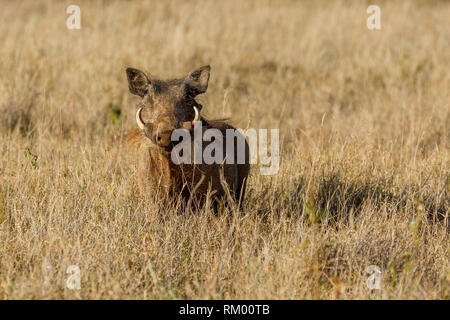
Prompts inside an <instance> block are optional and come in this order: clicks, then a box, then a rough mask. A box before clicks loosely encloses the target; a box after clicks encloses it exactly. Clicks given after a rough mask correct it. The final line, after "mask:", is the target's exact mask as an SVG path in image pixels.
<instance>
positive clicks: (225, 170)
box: [126, 66, 250, 210]
mask: <svg viewBox="0 0 450 320" xmlns="http://www.w3.org/2000/svg"><path fill="white" fill-rule="evenodd" d="M210 69H211V68H210V66H203V67H201V68H199V69H197V70H195V71H193V72H191V73H190V74H189V75H188V76H187V77H185V78H180V79H172V80H160V79H156V78H153V77H151V76H148V75H146V74H145V73H144V72H142V71H140V70H137V69H133V68H128V69H127V70H126V73H127V78H128V85H129V89H130V92H131V93H132V94H135V95H138V96H140V97H141V98H142V100H141V102H140V103H139V104H138V110H137V112H136V123H137V126H138V128H137V129H134V130H132V131H130V132H129V133H128V135H127V137H126V142H127V143H128V144H131V145H134V146H136V147H137V148H136V150H137V151H138V154H139V171H140V174H141V177H142V181H140V185H141V189H143V190H144V192H146V193H149V194H154V195H157V197H158V199H162V198H164V199H166V200H167V199H169V200H174V199H175V198H176V197H177V196H181V197H182V198H181V199H182V204H183V207H184V209H187V210H189V209H190V208H191V206H192V204H195V206H197V207H201V206H202V205H204V204H205V200H206V199H207V198H209V199H211V203H212V204H213V206H214V208H215V210H217V205H218V203H219V202H221V201H223V200H225V199H226V198H228V200H230V199H231V200H232V201H233V202H234V203H238V204H242V201H243V199H244V193H245V187H246V182H247V176H248V173H249V170H250V165H249V147H248V144H247V141H246V140H245V138H244V137H243V136H242V135H241V134H240V133H239V131H235V137H232V139H234V142H232V145H234V151H233V154H229V153H228V152H227V148H226V140H227V137H226V130H227V129H233V130H235V129H234V128H233V127H232V126H231V125H229V124H227V123H226V122H224V121H221V120H207V119H205V118H204V117H203V116H202V115H201V114H200V111H201V110H202V105H201V104H199V103H198V102H197V101H196V100H195V97H196V96H197V95H199V94H202V93H204V92H206V89H207V88H208V81H209V74H210ZM198 122H201V128H202V131H200V133H201V134H202V133H203V132H205V131H206V130H207V129H211V128H214V129H218V130H219V131H220V133H222V134H221V136H222V137H223V138H221V140H222V141H221V142H220V145H221V146H223V148H222V150H223V151H222V153H223V161H219V162H217V161H216V162H214V163H212V164H206V163H204V162H202V163H200V164H194V152H191V153H190V154H191V157H192V161H190V163H181V164H176V163H175V162H174V161H172V157H171V152H172V151H174V150H173V148H174V147H176V146H177V143H178V142H179V143H181V142H180V141H177V142H173V141H172V133H173V132H174V130H176V129H184V130H187V131H188V132H190V133H192V134H191V135H190V137H191V138H190V141H189V140H188V146H190V147H191V148H192V150H193V149H194V140H195V139H197V138H195V134H194V131H195V130H197V129H195V128H194V124H196V123H197V126H195V127H197V128H198V127H200V126H199V124H198ZM228 139H230V138H228ZM202 140H203V139H202ZM213 141H214V140H213ZM239 142H241V143H244V144H245V146H244V150H245V156H244V157H243V158H242V156H243V155H242V154H240V159H241V160H240V161H237V160H238V155H239V154H238V153H239V148H238V145H237V144H238V143H239ZM207 145H208V143H206V142H204V141H203V142H201V143H200V146H202V147H203V148H205V147H206V146H207ZM241 151H242V148H241ZM227 157H228V159H229V158H230V157H232V158H233V159H234V161H230V162H233V163H229V161H225V160H226V159H227ZM242 159H244V161H242ZM208 194H209V195H210V197H207V195H208ZM227 202H228V201H227Z"/></svg>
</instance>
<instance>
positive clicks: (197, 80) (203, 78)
mask: <svg viewBox="0 0 450 320" xmlns="http://www.w3.org/2000/svg"><path fill="white" fill-rule="evenodd" d="M210 71H211V67H210V66H203V67H200V68H198V69H197V70H195V71H192V72H191V73H189V75H188V76H187V77H186V80H185V83H186V85H187V86H188V87H189V89H190V91H191V92H192V93H193V94H194V96H196V95H198V94H200V93H204V92H206V89H208V81H209V72H210Z"/></svg>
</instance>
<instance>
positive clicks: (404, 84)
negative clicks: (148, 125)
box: [0, 1, 450, 299]
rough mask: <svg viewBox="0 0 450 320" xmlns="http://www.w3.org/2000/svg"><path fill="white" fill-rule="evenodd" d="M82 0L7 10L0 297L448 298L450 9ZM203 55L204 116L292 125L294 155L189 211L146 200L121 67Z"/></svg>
mask: <svg viewBox="0 0 450 320" xmlns="http://www.w3.org/2000/svg"><path fill="white" fill-rule="evenodd" d="M69 4H72V2H67V1H23V2H15V1H14V2H10V1H2V2H1V4H0V6H1V10H0V21H2V24H1V27H0V44H1V45H0V57H1V59H0V124H1V127H0V154H1V157H0V252H1V254H0V298H2V299H17V298H26V299H37V298H44V299H53V298H63V299H78V298H88V299H111V298H120V299H129V298H133V299H154V298H156V299H166V298H169V299H170V298H188V299H197V298H206V299H210V298H212V299H216V298H226V299H228V298H241V299H247V298H262V299H266V298H273V299H280V298H283V299H284V298H286V299H304V298H306V299H311V298H314V299H315V298H320V299H335V298H336V299H337V298H343V299H368V298H370V299H380V298H387V299H399V298H401V299H449V295H450V293H449V290H450V288H449V281H450V269H449V266H450V263H449V228H448V211H449V191H450V190H449V188H450V180H449V101H450V99H449V92H450V91H449V84H450V79H449V78H450V77H449V75H450V72H449V61H450V45H449V43H450V29H449V25H448V21H449V18H450V4H449V3H448V2H446V1H377V4H378V5H379V6H380V7H381V26H382V29H381V30H380V31H370V30H368V29H367V28H366V19H367V14H366V8H367V6H368V5H369V4H372V3H369V2H364V1H282V2H278V1H277V2H275V1H248V2H247V1H246V2H241V1H226V2H225V1H207V2H206V1H189V2H188V1H167V2H166V1H154V2H138V1H135V2H134V1H126V2H125V1H123V2H122V1H120V2H119V1H103V2H101V1H96V2H87V1H77V4H78V5H79V6H80V7H81V14H82V17H81V19H82V21H81V24H82V28H81V30H72V31H71V30H68V29H67V28H66V18H67V14H66V13H65V9H66V7H67V6H68V5H69ZM204 64H211V66H212V76H211V80H210V86H209V89H208V92H207V93H206V94H205V95H204V96H203V97H201V98H200V99H201V102H202V104H203V105H204V109H203V110H204V111H205V112H206V114H207V115H209V116H211V117H223V116H226V117H231V119H232V122H233V123H234V124H235V125H236V126H238V127H241V128H247V127H252V128H280V137H281V167H280V171H279V172H278V174H277V175H274V176H269V177H263V176H260V175H259V170H258V168H257V167H255V168H253V169H252V174H251V177H250V181H249V188H248V196H247V201H246V202H245V204H244V209H243V212H235V211H232V212H229V211H226V212H222V214H220V215H219V216H214V215H213V214H212V213H211V212H209V211H207V210H200V212H197V213H196V214H191V215H187V216H178V215H176V213H175V212H174V210H172V209H171V208H166V209H161V210H157V209H156V206H155V205H154V203H153V202H152V201H151V200H150V199H147V198H145V199H144V198H143V197H141V196H140V195H139V191H138V187H137V180H138V179H139V177H138V176H137V173H136V169H135V159H132V158H131V156H130V155H129V154H127V152H126V150H125V149H124V147H123V145H122V142H121V139H122V137H123V136H124V134H125V133H126V132H127V130H129V129H131V128H133V127H134V126H135V123H134V112H135V103H136V102H137V98H136V97H133V96H132V95H131V94H130V93H129V92H128V88H127V83H126V77H125V71H124V70H125V68H126V67H127V66H133V67H137V68H142V69H144V70H146V71H148V72H150V73H151V74H153V75H160V76H163V77H171V76H182V75H184V74H186V73H187V72H188V71H191V70H193V69H194V68H196V67H199V66H201V65H204ZM69 265H78V266H79V267H80V270H81V289H80V290H69V289H68V288H67V287H66V280H67V278H68V276H69V275H68V274H66V270H67V267H68V266H69ZM369 265H377V266H379V267H380V268H381V271H382V282H381V290H369V289H368V288H367V286H366V280H367V278H368V276H369V275H368V274H366V272H365V270H366V268H367V267H368V266H369Z"/></svg>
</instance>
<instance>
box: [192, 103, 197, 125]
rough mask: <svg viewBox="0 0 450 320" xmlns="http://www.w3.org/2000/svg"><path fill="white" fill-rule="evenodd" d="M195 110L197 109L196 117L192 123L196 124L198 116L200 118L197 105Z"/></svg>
mask: <svg viewBox="0 0 450 320" xmlns="http://www.w3.org/2000/svg"><path fill="white" fill-rule="evenodd" d="M194 111H195V117H194V120H192V125H194V124H195V123H196V122H197V121H198V118H199V112H198V109H197V107H194Z"/></svg>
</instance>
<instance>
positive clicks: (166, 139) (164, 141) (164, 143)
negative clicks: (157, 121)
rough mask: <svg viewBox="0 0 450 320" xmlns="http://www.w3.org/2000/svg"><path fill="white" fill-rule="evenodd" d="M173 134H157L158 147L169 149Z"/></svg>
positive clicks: (155, 137)
mask: <svg viewBox="0 0 450 320" xmlns="http://www.w3.org/2000/svg"><path fill="white" fill-rule="evenodd" d="M170 137H171V132H162V133H158V134H155V136H154V139H155V142H156V144H157V145H159V146H161V147H168V146H169V145H170V144H171V140H170Z"/></svg>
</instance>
